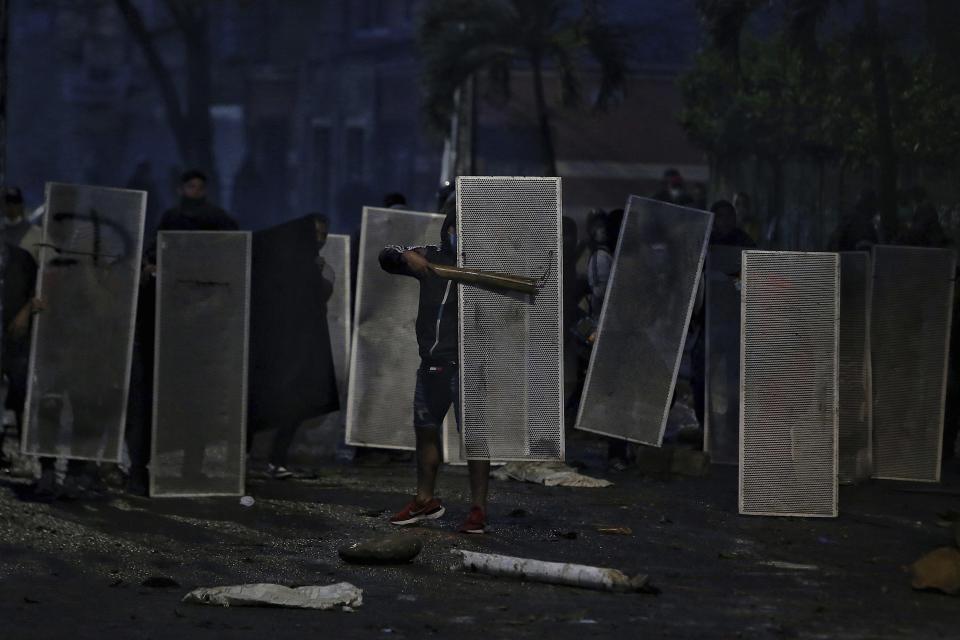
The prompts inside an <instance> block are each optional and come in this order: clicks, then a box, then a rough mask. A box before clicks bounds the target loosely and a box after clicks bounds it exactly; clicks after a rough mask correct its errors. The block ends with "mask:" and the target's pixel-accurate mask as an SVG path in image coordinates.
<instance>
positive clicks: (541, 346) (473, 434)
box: [457, 177, 564, 461]
mask: <svg viewBox="0 0 960 640" xmlns="http://www.w3.org/2000/svg"><path fill="white" fill-rule="evenodd" d="M457 207H458V219H457V237H458V242H459V250H460V255H459V256H458V257H457V263H458V264H459V265H460V266H462V267H467V268H473V269H480V270H485V271H499V272H505V273H511V274H514V275H519V276H526V277H534V278H543V277H545V278H546V279H545V281H544V285H543V287H542V288H541V289H540V291H539V292H538V293H537V294H536V295H529V294H520V293H514V292H507V291H502V290H492V289H481V288H479V287H471V286H463V285H461V286H460V297H459V304H460V381H461V384H460V395H461V406H462V411H463V437H464V447H465V449H466V454H467V458H468V459H493V460H503V461H508V460H562V459H563V457H564V440H563V436H564V433H563V372H562V363H563V340H562V326H563V318H562V307H561V293H562V291H561V289H562V287H561V269H560V265H561V264H562V261H561V259H562V256H561V251H562V249H561V237H560V210H561V200H560V179H559V178H500V177H495V178H491V177H462V178H459V179H458V180H457Z"/></svg>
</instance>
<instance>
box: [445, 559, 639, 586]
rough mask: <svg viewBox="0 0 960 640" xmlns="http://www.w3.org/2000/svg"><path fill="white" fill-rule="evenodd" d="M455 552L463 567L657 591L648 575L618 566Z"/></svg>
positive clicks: (513, 575)
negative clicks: (636, 573) (618, 568)
mask: <svg viewBox="0 0 960 640" xmlns="http://www.w3.org/2000/svg"><path fill="white" fill-rule="evenodd" d="M454 553H458V554H460V555H461V556H462V557H463V569H464V570H465V571H474V572H477V573H484V574H487V575H491V576H505V577H511V578H520V579H522V580H530V581H531V582H544V583H547V584H561V585H568V586H571V587H583V588H584V589H598V590H601V591H638V592H643V593H658V591H657V590H656V589H655V588H654V587H652V586H651V585H650V584H649V577H648V576H646V575H636V576H633V577H632V578H631V577H629V576H627V575H626V574H625V573H623V572H622V571H618V570H616V569H607V568H604V567H590V566H587V565H582V564H571V563H566V562H543V561H542V560H532V559H530V558H514V557H511V556H502V555H497V554H490V553H477V552H474V551H465V550H463V549H457V550H454Z"/></svg>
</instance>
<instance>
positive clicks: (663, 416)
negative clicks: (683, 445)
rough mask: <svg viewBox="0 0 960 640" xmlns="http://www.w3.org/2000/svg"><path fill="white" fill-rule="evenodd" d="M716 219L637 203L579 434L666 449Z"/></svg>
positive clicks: (627, 224)
mask: <svg viewBox="0 0 960 640" xmlns="http://www.w3.org/2000/svg"><path fill="white" fill-rule="evenodd" d="M711 221H712V215H711V214H710V213H708V212H706V211H699V210H697V209H688V208H686V207H677V206H674V205H670V204H666V203H663V202H659V201H656V200H649V199H647V198H638V197H636V196H631V197H630V199H629V201H628V202H627V211H626V214H625V216H624V219H623V226H622V227H621V230H620V239H619V242H618V243H617V249H616V253H615V254H614V261H613V269H612V270H611V272H610V279H609V281H608V283H607V294H606V297H605V298H604V301H603V310H602V311H601V314H600V323H599V326H598V328H597V339H596V343H595V344H594V345H593V351H592V353H591V354H590V366H589V368H588V370H587V378H586V382H585V384H584V387H583V396H582V398H581V401H580V414H579V416H578V417H577V428H578V429H582V430H584V431H592V432H594V433H601V434H603V435H607V436H612V437H615V438H622V439H624V440H629V441H631V442H641V443H644V444H649V445H655V446H660V444H661V442H662V441H663V432H664V429H665V428H666V424H667V417H668V415H669V412H670V398H671V396H672V395H673V388H674V385H675V384H676V380H677V372H678V371H679V368H680V360H681V358H682V356H683V345H684V341H685V339H686V334H687V327H688V325H689V323H690V315H691V313H692V312H693V305H694V301H695V300H694V299H695V296H696V293H697V287H698V286H699V279H700V273H701V269H702V268H703V260H704V254H705V252H706V247H707V240H708V238H709V234H710V225H711ZM626 363H632V364H629V365H627V364H626ZM625 366H628V368H627V369H625V368H624V367H625ZM629 367H639V368H638V369H636V371H634V370H632V369H629Z"/></svg>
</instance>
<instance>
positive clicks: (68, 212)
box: [22, 183, 147, 462]
mask: <svg viewBox="0 0 960 640" xmlns="http://www.w3.org/2000/svg"><path fill="white" fill-rule="evenodd" d="M146 202H147V194H146V193H144V192H142V191H129V190H126V189H108V188H104V187H92V186H82V185H68V184H56V183H50V184H48V185H47V189H46V211H47V214H46V216H44V225H43V247H42V248H41V250H40V253H39V277H38V284H37V295H39V296H41V297H43V299H44V300H45V301H46V303H47V308H46V310H45V311H44V312H43V313H40V314H38V315H37V316H36V317H35V320H34V325H33V342H32V347H31V353H30V369H29V375H28V391H27V401H26V408H25V415H24V429H23V437H22V448H23V451H24V452H25V453H28V454H34V455H46V456H56V457H65V458H73V459H82V460H98V461H111V462H119V461H120V459H121V454H122V450H123V430H124V424H125V421H126V411H127V392H128V388H129V380H130V363H131V357H132V349H133V332H134V317H135V313H136V294H137V287H138V285H139V282H140V254H141V250H142V248H143V224H144V215H145V208H146Z"/></svg>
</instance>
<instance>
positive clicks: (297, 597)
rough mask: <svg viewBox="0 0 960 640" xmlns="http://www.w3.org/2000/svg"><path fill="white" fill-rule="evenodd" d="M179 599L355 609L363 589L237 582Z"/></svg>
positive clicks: (235, 604) (343, 584)
mask: <svg viewBox="0 0 960 640" xmlns="http://www.w3.org/2000/svg"><path fill="white" fill-rule="evenodd" d="M183 601H184V602H188V603H192V604H209V605H215V606H220V607H288V608H294V609H333V608H334V607H345V608H356V607H359V606H360V605H361V604H363V590H362V589H360V588H359V587H355V586H354V585H352V584H350V583H349V582H338V583H337V584H331V585H327V586H324V587H320V586H307V587H297V588H295V589H291V588H290V587H285V586H283V585H279V584H240V585H233V586H227V587H201V588H199V589H194V590H193V591H191V592H190V593H188V594H187V595H186V596H184V598H183Z"/></svg>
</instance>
